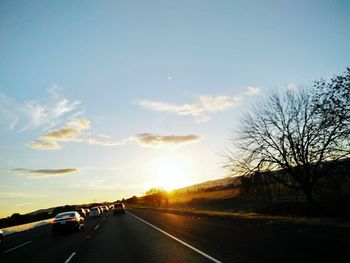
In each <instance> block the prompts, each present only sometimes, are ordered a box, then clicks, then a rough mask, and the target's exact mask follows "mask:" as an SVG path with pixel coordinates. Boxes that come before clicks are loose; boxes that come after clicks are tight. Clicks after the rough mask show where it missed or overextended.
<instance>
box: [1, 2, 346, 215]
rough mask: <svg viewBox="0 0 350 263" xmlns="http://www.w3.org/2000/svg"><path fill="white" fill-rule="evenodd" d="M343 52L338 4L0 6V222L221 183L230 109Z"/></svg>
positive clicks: (234, 111) (296, 82) (327, 72)
mask: <svg viewBox="0 0 350 263" xmlns="http://www.w3.org/2000/svg"><path fill="white" fill-rule="evenodd" d="M349 47H350V1H260V0H259V1H232V0H228V1H214V0H210V1H209V0H208V1H206V0H198V1H188V0H186V1H164V0H159V1H152V0H151V1H11V0H4V1H1V2H0V217H4V216H8V215H11V214H12V213H14V212H20V213H25V212H30V211H33V210H36V209H39V208H47V207H52V206H57V205H65V204H79V203H89V202H94V201H113V200H117V199H119V198H123V197H130V196H132V195H141V194H142V193H144V192H145V191H146V190H147V189H148V188H150V187H155V186H157V187H158V186H159V187H163V188H166V189H173V188H177V187H181V186H185V185H190V184H193V183H198V182H202V181H206V180H211V179H218V178H222V177H224V176H226V175H227V171H225V170H224V169H223V168H222V165H223V163H224V158H223V157H222V155H221V153H222V152H223V149H224V148H225V147H229V146H230V139H231V138H232V135H233V132H234V130H235V129H237V128H239V119H240V116H241V114H242V112H244V111H245V110H246V109H247V107H249V105H250V104H251V103H253V102H254V101H256V100H258V99H259V98H261V97H262V96H264V94H266V93H268V92H269V91H270V90H272V89H276V88H278V89H295V88H298V86H301V85H309V84H310V83H311V81H313V80H315V79H319V78H325V79H328V78H330V77H331V76H333V75H334V74H339V73H342V72H343V71H344V70H345V69H346V67H348V66H350V64H349V62H350V50H349Z"/></svg>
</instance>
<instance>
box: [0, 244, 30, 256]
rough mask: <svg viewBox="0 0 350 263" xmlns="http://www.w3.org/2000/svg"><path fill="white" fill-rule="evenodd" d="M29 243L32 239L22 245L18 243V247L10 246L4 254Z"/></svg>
mask: <svg viewBox="0 0 350 263" xmlns="http://www.w3.org/2000/svg"><path fill="white" fill-rule="evenodd" d="M29 243H32V241H27V242H25V243H23V244H21V245H18V246H17V247H13V248H10V249H8V250H6V251H4V254H6V253H9V252H11V251H13V250H15V249H17V248H20V247H23V246H25V245H28V244H29Z"/></svg>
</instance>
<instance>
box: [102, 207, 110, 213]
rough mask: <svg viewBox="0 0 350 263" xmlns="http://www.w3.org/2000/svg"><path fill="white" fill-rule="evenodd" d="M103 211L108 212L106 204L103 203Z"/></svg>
mask: <svg viewBox="0 0 350 263" xmlns="http://www.w3.org/2000/svg"><path fill="white" fill-rule="evenodd" d="M103 211H104V212H105V213H106V214H108V212H109V208H108V206H106V205H104V206H103Z"/></svg>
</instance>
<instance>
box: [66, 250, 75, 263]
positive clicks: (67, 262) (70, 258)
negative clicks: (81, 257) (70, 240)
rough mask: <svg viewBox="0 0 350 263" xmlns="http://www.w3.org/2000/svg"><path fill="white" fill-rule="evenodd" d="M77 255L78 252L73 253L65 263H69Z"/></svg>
mask: <svg viewBox="0 0 350 263" xmlns="http://www.w3.org/2000/svg"><path fill="white" fill-rule="evenodd" d="M76 254H77V253H76V252H73V253H72V254H71V255H70V256H69V258H67V260H66V261H65V262H64V263H69V262H70V261H71V260H72V258H73V257H74V256H75V255H76Z"/></svg>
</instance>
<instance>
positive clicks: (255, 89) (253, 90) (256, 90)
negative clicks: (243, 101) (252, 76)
mask: <svg viewBox="0 0 350 263" xmlns="http://www.w3.org/2000/svg"><path fill="white" fill-rule="evenodd" d="M260 91H261V88H260V87H254V86H249V87H247V91H246V92H245V93H244V94H245V95H248V96H257V95H258V94H259V93H260Z"/></svg>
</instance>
